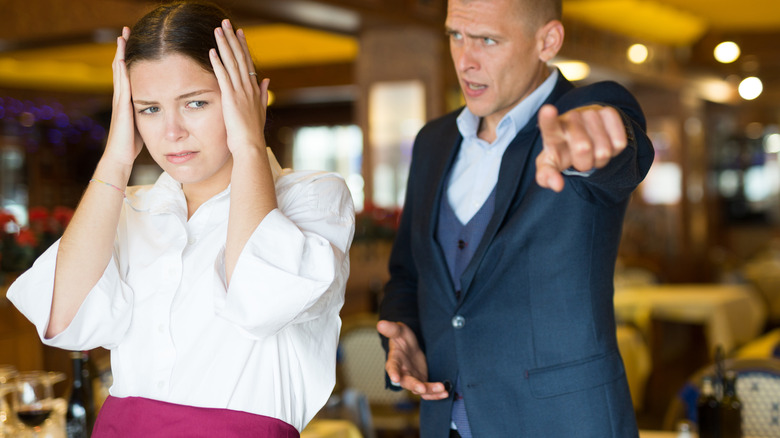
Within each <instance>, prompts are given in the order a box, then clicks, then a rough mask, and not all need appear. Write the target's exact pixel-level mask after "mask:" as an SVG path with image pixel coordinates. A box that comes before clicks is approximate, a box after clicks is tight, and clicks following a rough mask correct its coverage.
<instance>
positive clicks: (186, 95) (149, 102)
mask: <svg viewBox="0 0 780 438" xmlns="http://www.w3.org/2000/svg"><path fill="white" fill-rule="evenodd" d="M213 91H214V90H209V89H203V90H196V91H191V92H189V93H184V94H182V95H180V96H178V97H176V100H182V99H189V98H190V97H193V96H198V95H200V94H206V93H211V92H213ZM133 103H134V104H137V105H154V104H156V103H157V101H154V100H140V99H133Z"/></svg>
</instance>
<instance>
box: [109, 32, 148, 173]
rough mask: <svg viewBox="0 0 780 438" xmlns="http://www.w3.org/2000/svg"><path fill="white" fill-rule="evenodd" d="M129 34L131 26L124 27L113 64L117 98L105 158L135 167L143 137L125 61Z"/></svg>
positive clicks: (115, 96) (114, 103)
mask: <svg viewBox="0 0 780 438" xmlns="http://www.w3.org/2000/svg"><path fill="white" fill-rule="evenodd" d="M129 37H130V28H128V27H124V28H123V29H122V36H120V37H118V38H117V42H116V54H115V55H114V62H113V63H112V65H111V67H112V70H113V72H114V79H113V81H114V99H113V103H112V111H111V127H110V128H109V133H108V142H107V143H106V151H105V152H104V154H103V158H104V159H109V160H112V161H113V162H114V164H117V165H122V166H130V167H132V165H133V162H134V161H135V159H136V157H137V156H138V154H139V153H140V152H141V148H142V147H143V140H141V136H140V134H139V133H138V130H137V129H136V127H135V121H134V120H135V119H134V109H133V99H132V93H131V91H130V76H129V74H128V72H127V64H125V47H126V45H127V39H128V38H129Z"/></svg>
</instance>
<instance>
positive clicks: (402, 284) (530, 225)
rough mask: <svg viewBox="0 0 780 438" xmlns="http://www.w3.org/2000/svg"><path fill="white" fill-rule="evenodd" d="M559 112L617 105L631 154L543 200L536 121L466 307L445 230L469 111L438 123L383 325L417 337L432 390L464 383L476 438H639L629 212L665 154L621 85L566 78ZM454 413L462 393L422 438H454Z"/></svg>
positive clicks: (510, 152)
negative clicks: (624, 239) (631, 353)
mask: <svg viewBox="0 0 780 438" xmlns="http://www.w3.org/2000/svg"><path fill="white" fill-rule="evenodd" d="M546 103H552V104H554V105H555V106H556V107H557V108H558V110H559V112H560V113H563V112H565V111H567V110H569V109H572V108H575V107H579V106H583V105H586V104H591V103H599V104H603V105H609V106H613V107H615V108H617V109H618V110H619V112H620V113H621V116H622V117H623V120H624V124H625V125H626V132H627V134H628V147H627V148H626V149H625V150H624V151H623V152H621V153H620V154H619V155H618V156H616V157H615V158H613V159H612V160H611V161H610V162H609V164H607V166H605V167H604V168H601V169H598V170H596V171H595V172H594V173H592V174H591V175H590V176H589V177H586V178H584V177H579V176H571V177H566V185H565V188H564V189H563V191H562V192H561V193H556V192H554V191H552V190H549V189H543V188H541V187H539V185H538V184H537V183H536V181H535V174H536V165H535V160H536V156H537V155H538V154H539V152H541V150H542V139H541V134H540V131H539V129H538V126H537V119H536V117H533V118H532V119H531V120H530V121H529V122H528V124H527V125H526V126H525V127H524V128H522V129H521V130H520V132H519V133H518V134H517V136H516V138H515V139H514V140H513V141H512V143H511V144H510V145H509V147H508V148H507V150H506V152H505V154H504V157H503V160H502V162H501V167H500V171H499V177H498V182H497V186H496V200H495V212H494V214H493V217H492V219H491V221H490V223H489V224H488V227H487V230H486V231H485V234H484V237H483V239H482V241H481V242H480V244H479V246H478V248H477V250H476V253H475V255H474V257H473V259H472V260H471V262H470V264H469V265H468V267H467V268H466V270H465V272H464V273H463V276H462V277H461V286H462V293H461V294H460V298H456V294H455V293H454V292H455V291H454V286H453V283H452V280H451V278H450V275H449V273H448V270H447V265H446V262H445V258H444V255H443V253H442V250H441V247H440V246H439V244H438V243H437V242H436V240H435V227H436V224H437V219H438V214H439V205H440V202H441V199H442V196H444V194H445V192H446V190H445V187H444V180H445V177H446V176H447V173H448V171H449V170H450V168H451V167H452V165H453V162H454V160H455V157H456V155H457V152H458V149H459V147H460V143H461V140H462V137H461V136H460V133H459V131H458V129H457V126H456V118H457V115H458V113H459V112H460V111H456V112H453V113H451V114H448V115H446V116H444V117H441V118H439V119H437V120H434V121H432V122H430V123H428V124H426V125H425V126H424V127H423V128H422V130H421V131H420V132H419V134H418V136H417V138H416V140H415V144H414V149H413V156H412V164H411V169H410V173H409V181H408V186H407V193H406V200H405V205H404V211H403V214H402V217H401V222H400V225H399V230H398V235H397V238H396V241H395V244H394V246H393V251H392V254H391V257H390V281H389V282H388V283H387V285H386V287H385V295H384V298H383V301H382V303H381V306H380V315H379V316H380V319H387V320H391V321H401V322H404V323H406V324H407V325H408V326H409V327H411V328H412V329H413V330H414V331H415V333H416V334H417V337H418V339H419V341H420V344H421V346H422V348H423V350H424V352H425V354H426V357H427V361H428V373H429V381H431V382H440V381H450V382H452V383H454V382H455V379H456V378H457V377H458V376H460V389H461V392H462V393H463V395H464V397H465V402H466V410H467V412H468V417H469V422H470V424H471V429H472V432H473V433H474V436H475V437H490V438H495V437H546V438H555V437H561V438H570V437H575V436H576V437H578V438H584V437H593V438H607V437H619V438H627V437H636V436H638V433H637V426H636V419H635V416H634V411H633V406H632V404H631V397H630V394H629V390H628V384H627V381H626V377H625V370H624V368H623V363H622V360H621V357H620V354H619V352H618V347H617V341H616V334H615V317H614V307H613V301H612V297H613V293H614V289H613V276H614V268H615V260H616V258H617V252H618V245H619V242H620V236H621V227H622V222H623V217H624V214H625V210H626V207H627V205H628V202H629V198H630V195H631V192H632V191H633V190H634V189H635V188H636V187H637V185H638V184H639V183H640V181H641V180H642V179H643V178H644V176H645V175H646V174H647V171H648V170H649V168H650V165H651V163H652V161H653V155H654V152H653V148H652V144H651V142H650V140H649V139H648V138H647V136H646V134H645V132H644V131H645V120H644V116H643V114H642V111H641V109H640V108H639V104H638V103H637V102H636V100H635V99H634V98H633V96H632V95H631V94H630V93H629V92H628V91H627V90H626V89H624V88H623V87H621V86H620V85H618V84H617V83H614V82H601V83H597V84H592V85H589V86H585V87H577V88H575V87H574V86H573V85H572V84H571V83H570V82H569V81H567V80H566V79H565V78H563V77H562V76H561V77H560V79H559V80H558V81H557V83H556V85H555V88H554V90H553V91H552V93H551V95H550V96H549V98H548V99H547V102H546ZM385 347H386V340H385ZM451 407H452V395H450V397H449V398H448V399H445V400H441V401H423V402H422V404H421V408H420V422H421V436H423V437H426V438H427V437H442V438H445V437H447V436H448V433H449V425H450V411H451Z"/></svg>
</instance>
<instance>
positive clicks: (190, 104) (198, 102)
mask: <svg viewBox="0 0 780 438" xmlns="http://www.w3.org/2000/svg"><path fill="white" fill-rule="evenodd" d="M206 105H208V102H205V101H202V100H195V101H192V102H187V108H191V109H199V108H203V107H204V106H206Z"/></svg>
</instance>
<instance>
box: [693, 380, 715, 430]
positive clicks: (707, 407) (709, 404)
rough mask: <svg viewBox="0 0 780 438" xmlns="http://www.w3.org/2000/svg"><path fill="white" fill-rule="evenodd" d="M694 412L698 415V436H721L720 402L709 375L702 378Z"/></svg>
mask: <svg viewBox="0 0 780 438" xmlns="http://www.w3.org/2000/svg"><path fill="white" fill-rule="evenodd" d="M696 412H697V414H698V416H699V421H698V422H699V438H721V436H720V402H719V401H718V398H717V397H716V396H715V386H714V384H713V378H712V377H711V376H705V377H704V378H702V385H701V394H700V395H699V399H698V400H697V402H696Z"/></svg>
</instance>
